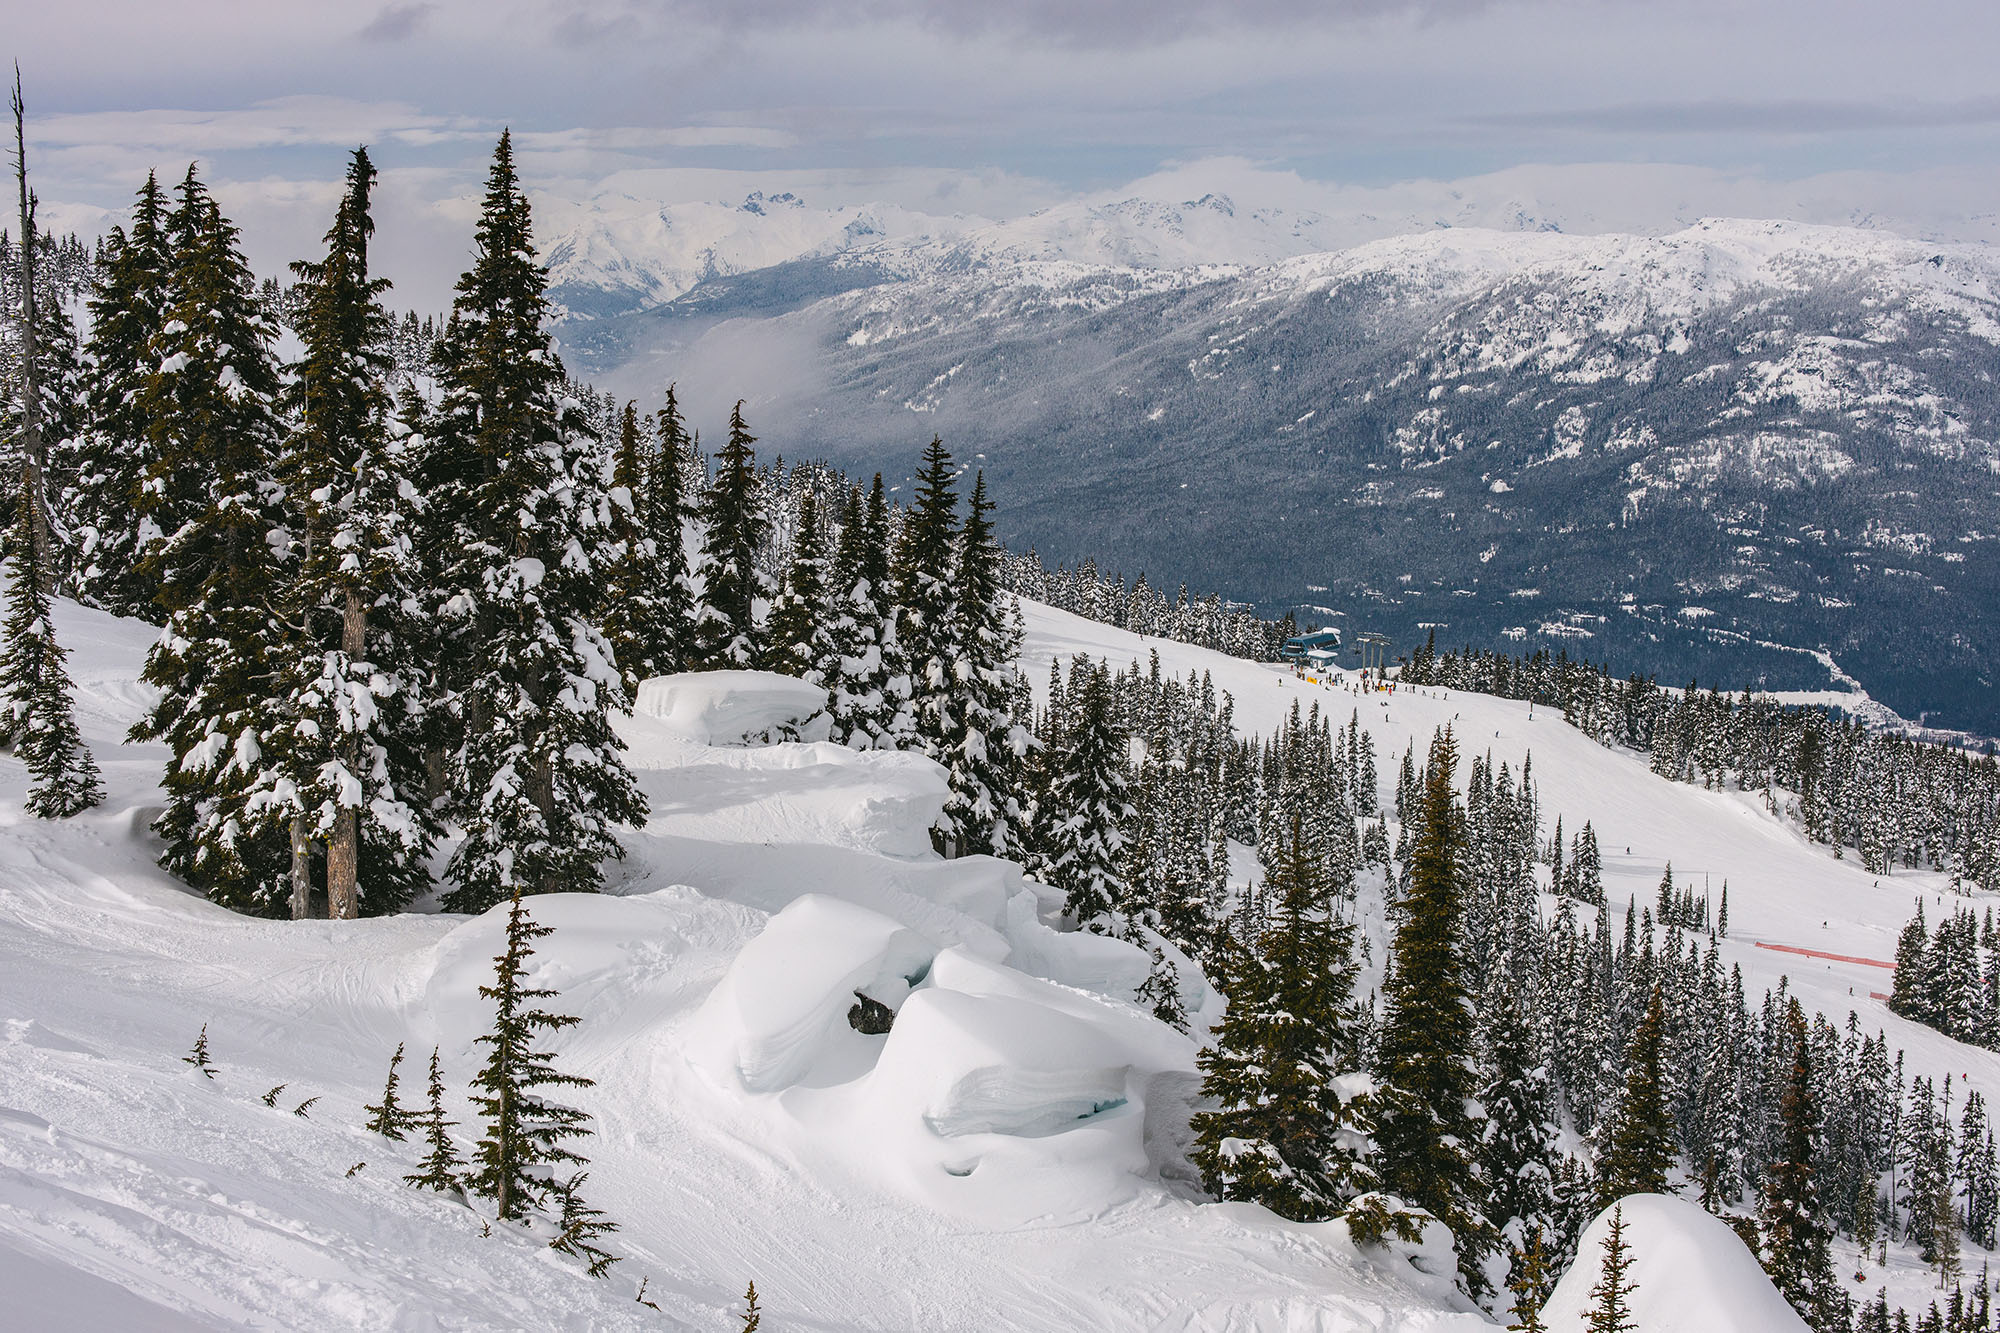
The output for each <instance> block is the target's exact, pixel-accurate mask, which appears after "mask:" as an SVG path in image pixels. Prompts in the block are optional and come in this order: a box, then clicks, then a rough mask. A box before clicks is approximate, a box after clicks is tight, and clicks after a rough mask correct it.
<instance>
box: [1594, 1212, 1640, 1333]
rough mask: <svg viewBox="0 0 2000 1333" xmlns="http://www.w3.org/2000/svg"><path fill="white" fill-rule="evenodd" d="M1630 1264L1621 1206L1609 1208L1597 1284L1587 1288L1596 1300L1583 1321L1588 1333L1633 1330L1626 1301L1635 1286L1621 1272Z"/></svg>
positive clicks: (1630, 1308)
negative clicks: (1607, 1227) (1588, 1318)
mask: <svg viewBox="0 0 2000 1333" xmlns="http://www.w3.org/2000/svg"><path fill="white" fill-rule="evenodd" d="M1631 1266H1632V1247H1631V1246H1630V1245H1627V1244H1626V1243H1625V1210H1624V1209H1623V1208H1613V1209H1612V1210H1611V1228H1610V1230H1608V1231H1606V1232H1605V1233H1604V1259H1603V1263H1602V1266H1601V1267H1600V1269H1599V1270H1598V1271H1599V1277H1598V1280H1597V1285H1596V1286H1594V1287H1592V1288H1591V1289H1590V1297H1591V1299H1592V1300H1594V1301H1596V1302H1597V1304H1596V1305H1595V1306H1593V1307H1592V1308H1591V1311H1590V1322H1589V1323H1587V1324H1585V1325H1584V1327H1585V1328H1586V1329H1588V1330H1589V1333H1634V1330H1636V1329H1637V1328H1638V1327H1639V1326H1638V1325H1637V1324H1635V1323H1633V1322H1632V1307H1631V1305H1630V1303H1629V1301H1630V1298H1631V1295H1632V1293H1633V1292H1634V1291H1636V1290H1637V1289H1638V1288H1637V1286H1636V1285H1635V1284H1634V1283H1632V1282H1629V1281H1627V1280H1626V1276H1625V1274H1626V1270H1627V1269H1629V1268H1631Z"/></svg>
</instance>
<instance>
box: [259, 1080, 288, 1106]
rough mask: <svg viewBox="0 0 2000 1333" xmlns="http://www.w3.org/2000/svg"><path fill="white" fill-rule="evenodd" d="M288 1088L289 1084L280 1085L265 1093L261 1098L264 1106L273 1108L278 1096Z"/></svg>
mask: <svg viewBox="0 0 2000 1333" xmlns="http://www.w3.org/2000/svg"><path fill="white" fill-rule="evenodd" d="M290 1086H291V1084H289V1083H280V1084H279V1085H278V1086H277V1087H275V1088H272V1089H271V1090H270V1091H269V1092H267V1093H265V1094H264V1097H263V1102H264V1105H266V1106H272V1107H275V1106H276V1105H277V1104H278V1094H279V1093H281V1092H283V1091H284V1090H285V1089H286V1088H289V1087H290Z"/></svg>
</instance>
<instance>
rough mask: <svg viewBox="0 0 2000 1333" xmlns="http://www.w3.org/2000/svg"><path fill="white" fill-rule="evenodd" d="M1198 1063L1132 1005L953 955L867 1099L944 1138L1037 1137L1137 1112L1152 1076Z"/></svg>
mask: <svg viewBox="0 0 2000 1333" xmlns="http://www.w3.org/2000/svg"><path fill="white" fill-rule="evenodd" d="M1192 1057H1193V1048H1192V1044H1191V1043H1189V1042H1187V1041H1186V1040H1184V1039H1182V1038H1180V1037H1179V1035H1178V1034H1177V1033H1174V1032H1173V1031H1172V1030H1171V1029H1169V1028H1167V1027H1166V1026H1165V1025H1164V1024H1161V1023H1158V1022H1155V1021H1154V1020H1153V1019H1152V1018H1150V1017H1149V1016H1147V1015H1145V1014H1142V1013H1140V1012H1139V1011H1138V1010H1136V1009H1134V1008H1132V1007H1131V1006H1128V1005H1122V1004H1119V1003H1117V1002H1114V1001H1109V1000H1104V999H1102V998H1100V997H1097V996H1092V995H1089V994H1086V993H1084V992H1081V991H1072V990H1069V989H1067V988H1065V987H1062V986H1057V985H1055V984H1053V983H1051V982H1046V981H1040V980H1037V979H1035V978H1033V977H1029V976H1027V975H1025V974H1023V973H1021V972H1017V971H1015V970H1014V969H1013V968H1010V967H1007V966H1005V965H1003V964H997V963H993V962H990V961H988V960H985V959H982V958H978V957H975V956H973V955H972V954H969V953H966V952H965V951H963V950H959V949H948V950H946V951H945V952H943V953H941V954H939V955H938V956H937V959H936V961H935V963H934V965H933V967H932V970H931V976H930V978H929V985H927V986H926V987H925V988H923V989H922V990H919V991H918V992H917V993H916V994H914V995H912V996H910V998H909V999H908V1001H906V1002H905V1003H904V1005H903V1009H902V1012H901V1013H900V1014H898V1015H897V1018H896V1025H895V1027H894V1028H893V1029H891V1030H890V1033H889V1040H888V1043H887V1045H886V1046H885V1047H884V1048H883V1051H882V1058H881V1062H880V1063H879V1064H878V1065H877V1066H876V1069H875V1073H874V1075H873V1077H872V1078H871V1079H870V1094H871V1096H872V1098H873V1099H874V1101H875V1103H876V1105H877V1106H879V1107H881V1108H882V1109H883V1110H884V1112H885V1113H886V1114H887V1115H889V1116H902V1117H911V1116H914V1117H916V1118H919V1119H921V1121H922V1122H923V1124H924V1125H925V1126H926V1127H928V1128H929V1129H930V1131H931V1132H932V1133H933V1134H936V1135H938V1136H939V1137H940V1138H947V1139H949V1138H958V1137H962V1136H964V1135H969V1134H1009V1135H1016V1136H1019V1137H1023V1138H1037V1137H1042V1136H1046V1135H1051V1134H1057V1133H1061V1132H1062V1131H1064V1130H1066V1129H1073V1128H1075V1127H1076V1126H1077V1125H1078V1124H1080V1123H1081V1122H1083V1121H1087V1120H1089V1119H1090V1118H1091V1117H1093V1116H1097V1115H1100V1114H1103V1113H1105V1112H1108V1111H1113V1110H1118V1109H1120V1108H1124V1107H1127V1106H1130V1105H1134V1104H1136V1103H1137V1102H1138V1101H1139V1100H1140V1098H1141V1097H1142V1095H1143V1083H1144V1076H1145V1075H1147V1074H1150V1073H1153V1072H1157V1071H1158V1070H1161V1069H1184V1068H1187V1067H1189V1066H1191V1064H1192Z"/></svg>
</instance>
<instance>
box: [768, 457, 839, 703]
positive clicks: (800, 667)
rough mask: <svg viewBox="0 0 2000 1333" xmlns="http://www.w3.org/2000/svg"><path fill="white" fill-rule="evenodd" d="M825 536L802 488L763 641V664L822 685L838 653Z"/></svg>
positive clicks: (815, 509) (808, 493)
mask: <svg viewBox="0 0 2000 1333" xmlns="http://www.w3.org/2000/svg"><path fill="white" fill-rule="evenodd" d="M827 577H828V570H827V557H826V539H825V535H824V533H823V532H822V530H821V527H820V521H819V500H818V497H816V496H815V495H814V494H813V492H812V491H811V490H810V489H808V490H807V491H806V493H805V498H804V499H802V500H801V501H800V502H799V521H798V526H797V528H796V530H795V531H794V532H793V534H792V561H791V564H790V566H789V567H788V568H787V569H786V571H785V586H784V588H783V589H782V590H781V591H780V592H779V593H778V599H777V601H775V602H773V603H772V604H771V618H770V623H769V624H768V626H767V627H766V632H765V640H764V665H765V666H766V667H767V668H768V669H770V670H772V671H777V672H781V673H783V674H784V675H787V676H797V677H798V678H799V679H800V680H804V681H809V682H811V683H812V684H814V685H824V684H825V683H826V674H827V668H828V666H829V664H830V663H831V662H832V661H833V660H834V659H835V658H837V657H838V656H839V655H840V646H839V644H838V643H836V642H835V640H834V637H833V629H832V624H831V621H830V616H829V610H828V597H827V590H826V585H827Z"/></svg>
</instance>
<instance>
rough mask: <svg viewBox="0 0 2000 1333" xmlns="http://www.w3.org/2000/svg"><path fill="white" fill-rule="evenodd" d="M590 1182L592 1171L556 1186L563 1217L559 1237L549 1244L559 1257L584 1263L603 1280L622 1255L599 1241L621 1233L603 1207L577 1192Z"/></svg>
mask: <svg viewBox="0 0 2000 1333" xmlns="http://www.w3.org/2000/svg"><path fill="white" fill-rule="evenodd" d="M588 1179H590V1173H589V1172H588V1171H579V1172H577V1173H576V1174H575V1175H573V1176H571V1177H570V1178H569V1179H568V1180H566V1181H564V1182H563V1183H562V1184H560V1185H558V1186H557V1187H556V1197H557V1199H558V1201H559V1202H560V1203H561V1204H562V1216H561V1217H560V1218H559V1219H557V1222H556V1238H555V1239H554V1240H552V1241H550V1242H549V1248H550V1249H552V1250H554V1251H555V1252H556V1253H558V1254H567V1255H571V1256H573V1257H574V1258H578V1259H581V1260H583V1261H584V1270H585V1271H586V1272H588V1273H589V1274H590V1275H591V1276H592V1277H603V1276H604V1275H605V1274H606V1273H608V1272H610V1271H611V1265H613V1264H615V1263H617V1262H618V1256H617V1255H615V1254H612V1253H611V1252H610V1251H608V1250H605V1249H603V1248H601V1247H600V1246H598V1245H597V1243H596V1242H597V1239H598V1238H599V1237H600V1236H604V1235H607V1234H609V1233H611V1232H613V1231H616V1230H618V1224H617V1223H616V1222H608V1221H606V1220H605V1218H604V1210H603V1209H602V1208H592V1207H591V1206H590V1205H589V1204H587V1203H585V1202H584V1201H583V1196H582V1195H580V1194H578V1193H577V1190H578V1189H579V1188H580V1187H581V1186H582V1185H583V1182H584V1181H586V1180H588Z"/></svg>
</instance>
